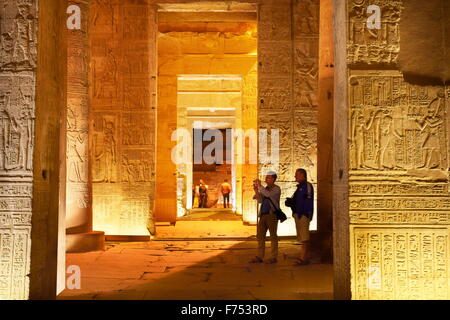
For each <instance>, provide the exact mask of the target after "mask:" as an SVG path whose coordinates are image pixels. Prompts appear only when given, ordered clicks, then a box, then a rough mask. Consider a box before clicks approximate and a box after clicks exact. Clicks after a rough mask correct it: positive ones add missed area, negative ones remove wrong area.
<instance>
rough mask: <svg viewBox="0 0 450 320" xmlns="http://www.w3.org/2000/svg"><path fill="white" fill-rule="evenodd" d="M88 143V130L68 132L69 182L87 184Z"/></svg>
mask: <svg viewBox="0 0 450 320" xmlns="http://www.w3.org/2000/svg"><path fill="white" fill-rule="evenodd" d="M86 142H87V130H81V131H79V132H77V131H68V132H67V161H68V163H69V165H68V173H67V176H68V180H69V181H71V182H86V181H87V179H86V178H87V177H86V172H87V171H86V169H87V168H86V162H85V159H86Z"/></svg>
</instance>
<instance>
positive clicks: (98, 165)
mask: <svg viewBox="0 0 450 320" xmlns="http://www.w3.org/2000/svg"><path fill="white" fill-rule="evenodd" d="M154 10H155V8H154V6H153V5H152V4H150V2H148V1H138V2H133V3H128V2H125V1H122V2H121V1H105V0H96V1H93V2H91V15H90V31H89V32H90V35H89V37H90V45H91V66H92V67H91V69H90V73H91V74H90V80H91V82H92V86H91V87H92V89H91V109H92V111H91V118H92V120H93V122H92V125H91V127H90V129H91V131H90V137H91V141H92V150H91V151H90V156H91V157H92V158H91V159H92V168H91V170H92V179H93V216H94V219H93V221H94V225H93V226H94V229H97V230H102V231H105V233H106V234H115V235H119V234H121V235H147V234H148V231H147V219H148V220H151V219H150V215H152V214H153V211H152V210H153V194H154V180H155V176H154V171H155V169H154V166H155V160H154V158H155V150H154V147H155V132H154V130H155V128H156V126H155V108H156V76H155V72H156V67H155V66H156V32H157V25H156V24H155V22H156V19H155V12H154ZM111 194H113V195H116V200H115V202H114V203H115V205H114V206H110V205H109V203H108V200H105V199H109V198H108V196H109V195H111ZM149 195H150V197H149ZM128 199H136V201H134V202H130V201H128ZM143 202H145V203H146V210H141V209H139V208H141V207H142V203H143ZM123 210H126V212H122V211H123ZM136 210H137V211H139V212H140V213H139V214H134V213H133V212H137V211H136ZM130 212H131V213H133V214H129V213H130ZM141 213H142V214H141ZM142 215H143V216H145V218H144V219H141V216H142Z"/></svg>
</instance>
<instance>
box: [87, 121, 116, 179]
mask: <svg viewBox="0 0 450 320" xmlns="http://www.w3.org/2000/svg"><path fill="white" fill-rule="evenodd" d="M94 126H95V131H94V132H95V133H94V137H93V156H94V159H93V181H94V182H116V181H117V162H118V161H117V159H118V155H117V147H118V119H117V117H116V116H114V115H102V116H99V117H97V119H96V123H95V125H94Z"/></svg>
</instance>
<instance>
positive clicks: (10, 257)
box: [0, 0, 38, 299]
mask: <svg viewBox="0 0 450 320" xmlns="http://www.w3.org/2000/svg"><path fill="white" fill-rule="evenodd" d="M37 9H38V8H37V2H36V1H30V2H28V3H27V4H24V6H23V7H21V11H19V7H18V3H17V1H12V0H11V1H2V3H1V12H0V15H1V20H0V24H1V25H0V29H1V30H2V34H1V37H2V38H1V42H0V43H1V47H0V122H1V126H0V128H1V130H0V256H1V258H0V259H1V260H0V263H1V264H0V270H1V272H0V299H27V298H28V295H29V278H28V277H27V275H28V274H29V272H30V252H31V213H32V200H33V198H32V197H33V150H34V145H35V142H34V120H35V95H36V94H35V83H36V63H37V29H38V20H37V11H38V10H37ZM24 35H25V36H26V37H25V39H27V40H25V39H24Z"/></svg>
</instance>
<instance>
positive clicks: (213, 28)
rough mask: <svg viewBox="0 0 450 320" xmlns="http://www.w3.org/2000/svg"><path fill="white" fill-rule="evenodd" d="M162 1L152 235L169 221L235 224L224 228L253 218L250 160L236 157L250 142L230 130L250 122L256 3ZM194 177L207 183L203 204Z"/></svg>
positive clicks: (252, 122)
mask: <svg viewBox="0 0 450 320" xmlns="http://www.w3.org/2000/svg"><path fill="white" fill-rule="evenodd" d="M164 8H165V7H164V6H162V7H161V8H160V11H159V13H158V30H159V33H158V120H157V121H158V129H157V148H158V153H157V163H156V166H157V168H156V199H155V218H156V223H157V226H158V234H160V235H161V231H164V229H167V228H165V227H164V226H165V225H166V224H167V223H168V222H169V223H170V224H172V225H174V224H175V225H176V226H179V225H180V223H183V224H185V223H187V222H192V221H196V222H198V223H200V222H202V223H203V222H205V223H206V222H207V223H210V221H219V222H225V221H227V222H230V221H231V222H233V223H236V225H233V226H231V227H229V228H230V229H239V228H245V227H247V226H248V225H254V223H255V222H256V206H255V205H253V206H251V209H250V210H248V208H247V207H248V203H250V202H251V203H252V204H253V202H254V201H253V200H252V199H247V198H249V197H250V198H251V197H252V196H253V194H252V192H249V190H250V189H251V186H249V185H248V182H249V181H250V184H251V181H253V180H252V179H251V178H247V177H246V174H247V173H248V174H251V175H252V176H253V177H255V176H256V175H257V163H254V164H249V163H246V162H245V161H241V159H240V158H241V157H245V156H246V155H247V156H248V154H249V152H248V150H247V152H246V149H248V148H250V145H251V143H249V142H248V140H249V138H248V137H247V142H245V138H246V137H245V136H244V143H240V141H238V139H237V138H236V132H239V131H244V130H249V129H250V130H254V131H256V129H257V63H258V62H257V15H256V7H255V8H253V11H248V12H246V13H245V14H244V13H242V12H232V11H231V12H223V13H221V14H211V13H208V12H202V13H196V14H192V15H187V14H178V15H175V13H174V12H173V11H170V10H169V11H168V9H167V8H166V9H164ZM183 137H187V138H183ZM196 137H199V139H196ZM168 141H171V143H167V142H168ZM197 142H198V143H200V145H199V146H198V147H197V146H196V144H197ZM183 144H184V145H185V146H186V149H187V156H185V158H184V161H181V160H180V159H181V158H182V157H183V156H181V155H180V154H178V153H177V151H176V150H177V148H178V147H179V146H180V145H183ZM253 146H256V143H253ZM181 149H183V147H182V148H181ZM197 149H198V151H199V152H196V151H197ZM174 150H175V151H174ZM174 153H175V154H176V159H174V158H173V157H174ZM196 153H198V154H199V157H198V159H195V154H196ZM219 153H220V154H221V156H219ZM219 158H221V159H219ZM196 160H198V161H196ZM200 179H202V180H204V182H205V184H206V185H208V191H207V200H206V202H205V204H204V205H202V207H203V208H199V207H200V205H199V200H200V197H199V192H198V191H197V192H196V189H198V185H199V180H200ZM225 180H227V183H229V184H230V186H231V190H232V192H231V194H230V200H229V203H230V205H229V208H224V206H223V195H222V192H221V184H222V183H224V182H225ZM198 223H197V224H196V225H195V226H194V225H192V228H197V227H198V226H199V225H200V224H198ZM237 224H239V225H237ZM205 225H206V224H205ZM207 228H209V227H207ZM223 229H224V228H222V233H223ZM253 229H254V228H252V230H251V232H250V231H249V232H250V233H254V232H255V230H253ZM249 232H247V231H246V232H245V235H248V234H249ZM213 233H214V232H213ZM234 235H235V236H236V235H237V234H234ZM242 235H243V233H242Z"/></svg>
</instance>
